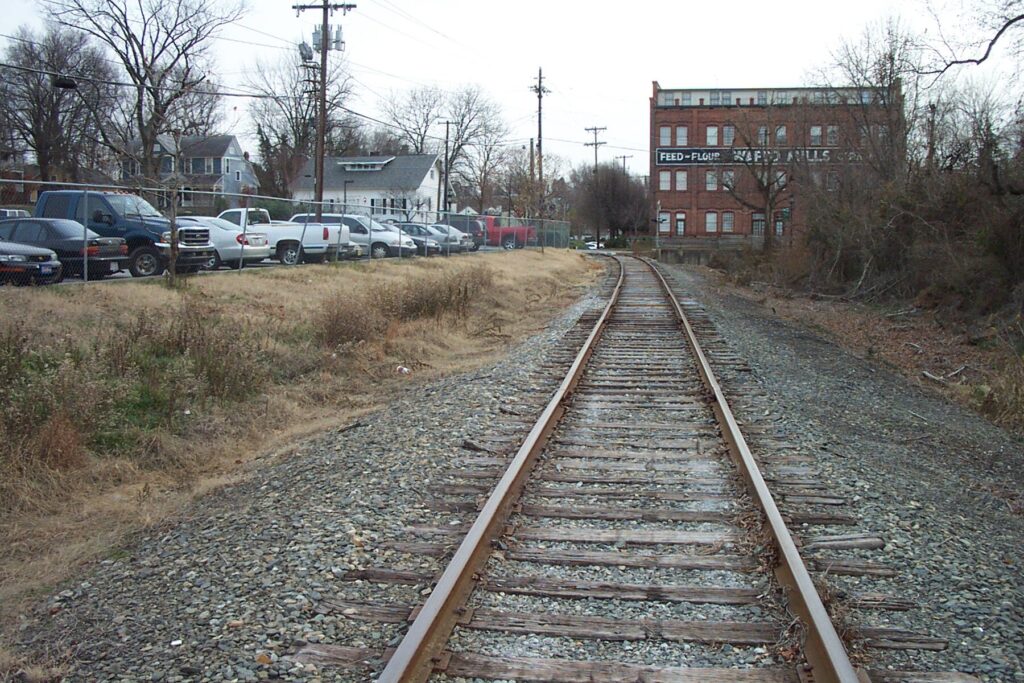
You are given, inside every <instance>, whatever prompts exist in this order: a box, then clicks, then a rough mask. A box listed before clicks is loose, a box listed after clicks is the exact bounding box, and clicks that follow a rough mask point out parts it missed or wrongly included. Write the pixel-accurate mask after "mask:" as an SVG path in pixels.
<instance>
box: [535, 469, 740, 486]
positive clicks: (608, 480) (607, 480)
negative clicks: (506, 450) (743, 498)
mask: <svg viewBox="0 0 1024 683" xmlns="http://www.w3.org/2000/svg"><path fill="white" fill-rule="evenodd" d="M536 479H538V480H541V481H554V482H562V483H565V482H570V483H581V484H633V485H636V484H639V485H643V486H689V487H698V486H704V487H708V488H712V489H725V488H728V487H730V486H733V485H734V484H733V482H732V481H730V480H729V479H726V478H724V477H716V478H711V477H705V478H697V477H668V476H665V475H664V474H661V473H658V472H650V473H648V474H647V475H646V476H636V475H631V474H587V473H586V472H551V471H543V472H538V473H537V475H536Z"/></svg>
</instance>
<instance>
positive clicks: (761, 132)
mask: <svg viewBox="0 0 1024 683" xmlns="http://www.w3.org/2000/svg"><path fill="white" fill-rule="evenodd" d="M757 144H759V145H767V144H768V126H758V128H757Z"/></svg>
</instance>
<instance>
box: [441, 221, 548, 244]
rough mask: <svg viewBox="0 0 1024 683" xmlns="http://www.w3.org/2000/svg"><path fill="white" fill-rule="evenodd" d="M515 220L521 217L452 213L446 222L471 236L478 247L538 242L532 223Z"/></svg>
mask: <svg viewBox="0 0 1024 683" xmlns="http://www.w3.org/2000/svg"><path fill="white" fill-rule="evenodd" d="M515 220H519V219H516V218H511V219H510V218H506V217H505V216H476V215H466V214H450V215H449V216H448V220H447V221H445V222H446V223H447V224H448V225H450V226H452V227H453V228H455V229H456V230H460V231H462V232H464V233H466V234H467V235H469V236H471V237H472V238H473V242H474V243H475V244H476V246H477V247H479V246H480V245H482V244H488V245H490V246H492V247H504V248H506V249H522V248H523V247H525V246H526V245H528V244H536V243H537V230H536V228H534V227H533V226H532V225H526V224H522V223H519V224H515V223H512V221H515Z"/></svg>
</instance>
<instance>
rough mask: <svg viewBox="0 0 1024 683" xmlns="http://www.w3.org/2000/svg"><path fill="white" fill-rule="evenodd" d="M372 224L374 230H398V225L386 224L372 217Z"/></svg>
mask: <svg viewBox="0 0 1024 683" xmlns="http://www.w3.org/2000/svg"><path fill="white" fill-rule="evenodd" d="M370 226H371V227H372V228H373V231H374V232H397V231H398V228H396V227H394V226H392V225H384V224H383V223H378V222H377V221H375V220H373V219H372V218H371V219H370Z"/></svg>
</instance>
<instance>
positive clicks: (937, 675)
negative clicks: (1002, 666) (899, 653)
mask: <svg viewBox="0 0 1024 683" xmlns="http://www.w3.org/2000/svg"><path fill="white" fill-rule="evenodd" d="M868 678H870V679H871V681H872V683H981V679H980V678H978V677H976V676H971V675H970V674H962V673H959V672H956V671H887V670H885V669H869V670H868Z"/></svg>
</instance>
